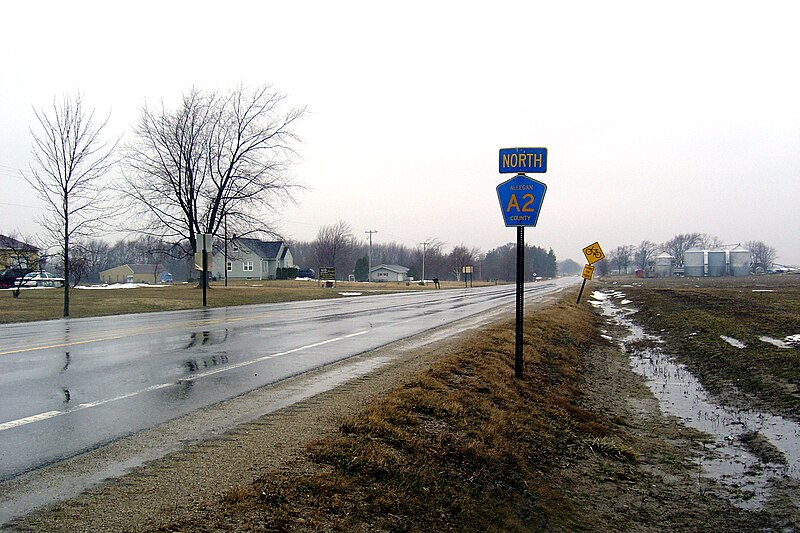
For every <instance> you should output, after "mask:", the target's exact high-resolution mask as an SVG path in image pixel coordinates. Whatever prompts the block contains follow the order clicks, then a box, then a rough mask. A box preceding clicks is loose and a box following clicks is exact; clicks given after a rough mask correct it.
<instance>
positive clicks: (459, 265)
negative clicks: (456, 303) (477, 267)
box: [448, 243, 480, 281]
mask: <svg viewBox="0 0 800 533" xmlns="http://www.w3.org/2000/svg"><path fill="white" fill-rule="evenodd" d="M479 255H480V250H478V249H477V248H467V247H466V246H464V244H463V243H462V244H460V245H458V246H454V247H453V250H452V251H451V252H450V255H449V256H448V262H449V265H450V271H451V272H452V273H453V276H454V277H455V278H456V281H461V274H462V270H463V268H464V267H465V266H474V263H475V260H476V258H477V257H478V256H479Z"/></svg>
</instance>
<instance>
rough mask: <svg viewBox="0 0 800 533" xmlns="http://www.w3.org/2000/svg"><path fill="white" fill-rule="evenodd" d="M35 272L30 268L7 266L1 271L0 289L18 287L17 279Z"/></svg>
mask: <svg viewBox="0 0 800 533" xmlns="http://www.w3.org/2000/svg"><path fill="white" fill-rule="evenodd" d="M29 272H33V271H32V270H31V269H30V268H10V267H9V268H6V269H5V270H3V271H2V272H0V289H9V288H12V287H16V285H17V279H18V278H21V277H23V276H24V275H25V274H28V273H29Z"/></svg>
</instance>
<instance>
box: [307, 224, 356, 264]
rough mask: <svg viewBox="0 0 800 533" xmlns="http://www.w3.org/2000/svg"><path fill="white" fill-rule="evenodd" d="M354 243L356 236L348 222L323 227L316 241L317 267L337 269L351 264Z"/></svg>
mask: <svg viewBox="0 0 800 533" xmlns="http://www.w3.org/2000/svg"><path fill="white" fill-rule="evenodd" d="M354 243H355V236H354V235H353V230H352V228H351V227H350V224H348V223H347V222H345V221H343V220H340V221H339V222H337V223H336V224H334V225H333V226H322V227H321V228H320V229H319V232H317V238H316V240H315V241H314V255H315V258H316V260H317V266H321V267H334V268H337V267H341V266H342V265H344V264H346V263H348V262H350V260H351V259H352V257H351V255H352V251H353V245H354ZM341 274H343V273H341Z"/></svg>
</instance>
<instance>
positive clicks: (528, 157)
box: [500, 148, 547, 174]
mask: <svg viewBox="0 0 800 533" xmlns="http://www.w3.org/2000/svg"><path fill="white" fill-rule="evenodd" d="M526 172H529V173H531V172H547V148H501V149H500V174H511V173H526Z"/></svg>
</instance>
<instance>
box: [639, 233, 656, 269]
mask: <svg viewBox="0 0 800 533" xmlns="http://www.w3.org/2000/svg"><path fill="white" fill-rule="evenodd" d="M657 249H658V246H656V244H655V243H654V242H652V241H647V240H645V241H642V242H640V243H639V246H637V247H636V250H635V252H634V254H633V257H634V259H633V260H634V262H635V263H636V266H637V267H639V268H641V269H642V270H645V269H646V268H647V266H648V265H649V264H650V263H651V262H652V261H653V258H654V257H655V255H656V250H657Z"/></svg>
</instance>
